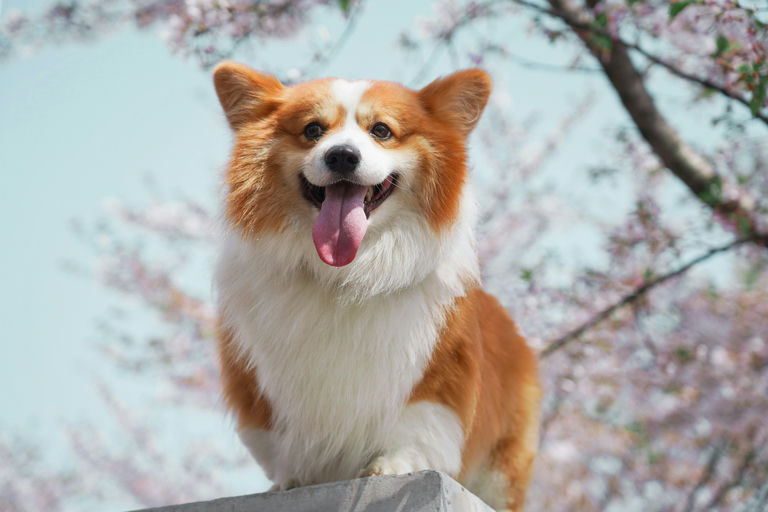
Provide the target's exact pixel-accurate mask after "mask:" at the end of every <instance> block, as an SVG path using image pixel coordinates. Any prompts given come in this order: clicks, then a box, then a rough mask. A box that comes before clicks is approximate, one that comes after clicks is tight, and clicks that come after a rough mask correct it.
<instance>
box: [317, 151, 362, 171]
mask: <svg viewBox="0 0 768 512" xmlns="http://www.w3.org/2000/svg"><path fill="white" fill-rule="evenodd" d="M359 163H360V152H359V151H358V150H357V148H355V147H354V146H350V145H348V144H345V145H343V146H333V147H332V148H331V149H329V150H328V152H327V153H326V154H325V165H327V166H328V169H330V170H331V171H332V172H338V173H340V174H351V173H353V172H354V171H355V169H357V164H359Z"/></svg>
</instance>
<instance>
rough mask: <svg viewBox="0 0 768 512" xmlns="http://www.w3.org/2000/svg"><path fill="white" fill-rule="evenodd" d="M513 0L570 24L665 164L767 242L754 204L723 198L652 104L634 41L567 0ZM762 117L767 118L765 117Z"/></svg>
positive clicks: (704, 166)
mask: <svg viewBox="0 0 768 512" xmlns="http://www.w3.org/2000/svg"><path fill="white" fill-rule="evenodd" d="M512 1H514V2H515V3H518V4H520V5H523V6H526V7H529V8H531V9H535V10H537V11H539V12H543V13H545V14H548V15H550V16H555V17H557V18H559V19H561V20H562V21H564V22H565V23H566V24H567V25H568V26H569V27H571V29H572V30H573V31H574V32H575V33H576V34H577V35H578V36H579V38H580V39H581V40H582V41H583V42H584V44H585V45H586V47H587V48H588V49H589V51H590V52H591V53H592V54H593V55H594V56H595V57H596V58H597V61H598V62H599V64H600V66H601V67H602V68H603V71H604V73H605V75H606V77H607V78H608V80H609V81H610V82H611V85H612V86H613V88H614V90H615V91H616V92H617V94H618V95H619V98H620V99H621V102H622V104H623V105H624V108H625V109H626V111H627V113H628V114H629V115H630V117H631V118H632V120H633V121H634V123H635V126H637V129H638V130H639V131H640V134H641V135H642V136H643V138H644V139H645V140H646V142H648V144H649V145H650V146H651V148H652V149H653V151H654V152H655V153H656V155H657V156H658V157H659V159H660V160H661V161H662V163H663V164H664V165H665V167H666V168H667V169H669V170H670V171H671V172H672V173H673V174H674V175H675V176H677V177H678V178H679V179H680V180H681V181H682V182H683V183H684V184H685V185H686V186H687V187H688V189H689V190H690V191H691V192H692V193H693V194H694V195H695V196H696V197H697V198H698V199H699V200H700V201H702V202H703V203H704V204H706V205H707V206H709V207H710V208H712V209H713V210H714V211H715V212H717V213H718V214H720V215H722V217H723V218H724V220H725V221H726V222H727V223H729V225H730V226H731V227H732V228H733V230H734V231H735V232H737V233H739V234H740V235H741V236H747V237H749V238H750V239H751V240H752V241H753V242H754V243H756V244H758V245H761V246H763V247H766V248H768V233H761V232H760V230H759V229H758V225H757V214H756V212H755V211H754V205H753V204H751V203H750V201H748V200H747V199H744V198H735V199H726V198H724V197H723V195H722V190H723V182H724V181H723V178H722V177H721V176H720V175H718V174H717V172H715V170H714V168H713V167H712V165H711V164H710V163H709V162H708V161H707V160H705V159H704V158H702V157H701V156H700V155H699V154H697V153H696V152H695V151H694V150H693V148H691V147H690V146H689V145H687V144H686V143H685V142H684V141H683V140H682V139H681V138H680V137H679V136H678V134H677V132H676V131H675V129H674V128H672V126H671V125H670V124H669V122H667V120H666V119H665V117H664V116H663V115H662V114H661V112H660V111H659V110H658V109H657V108H656V104H655V102H654V99H653V97H652V96H651V95H650V93H649V92H648V90H647V89H646V88H645V83H644V81H643V77H642V75H641V74H640V73H639V72H638V71H637V69H635V67H634V64H633V63H632V60H631V58H630V56H629V53H628V50H629V49H630V48H633V47H636V45H628V44H627V43H625V42H624V41H622V40H620V39H618V38H616V37H614V36H611V35H610V34H609V33H608V32H606V31H604V30H603V29H602V28H600V27H597V26H595V25H594V21H593V20H592V18H591V16H590V15H589V14H587V13H586V12H584V11H582V10H580V9H579V8H578V7H576V6H575V5H573V4H572V3H571V2H570V0H548V2H549V4H550V6H551V8H550V9H548V8H546V7H542V6H541V5H538V4H535V3H532V2H529V1H528V0H512ZM595 34H599V35H601V36H605V37H610V38H611V41H612V44H611V48H610V51H606V49H605V48H604V47H603V46H600V44H599V42H598V40H596V39H595V37H594V35H595ZM766 121H767V122H768V119H767V120H766Z"/></svg>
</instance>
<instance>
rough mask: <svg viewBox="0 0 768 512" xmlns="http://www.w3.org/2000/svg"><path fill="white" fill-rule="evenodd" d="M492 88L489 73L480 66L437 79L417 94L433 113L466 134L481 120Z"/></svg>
mask: <svg viewBox="0 0 768 512" xmlns="http://www.w3.org/2000/svg"><path fill="white" fill-rule="evenodd" d="M491 87H492V83H491V77H490V76H488V73H486V72H485V71H483V70H481V69H465V70H463V71H457V72H456V73H453V74H452V75H448V76H446V77H443V78H438V79H437V80H435V81H434V82H432V83H431V84H429V85H427V86H426V87H424V88H423V89H421V90H420V91H419V93H418V94H419V98H420V99H421V101H422V103H423V104H424V106H425V107H426V108H427V110H428V111H429V113H430V114H432V115H434V116H435V117H437V118H438V119H440V120H442V121H444V122H446V123H449V124H450V125H451V126H453V127H454V128H455V129H456V130H458V131H459V132H460V133H461V134H462V135H463V136H464V137H466V136H467V135H469V133H470V132H471V131H472V129H473V128H474V127H475V125H476V124H477V121H479V120H480V115H481V114H482V113H483V109H484V108H485V105H486V104H487V103H488V96H490V94H491Z"/></svg>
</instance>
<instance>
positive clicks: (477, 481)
mask: <svg viewBox="0 0 768 512" xmlns="http://www.w3.org/2000/svg"><path fill="white" fill-rule="evenodd" d="M462 484H463V485H464V486H465V487H466V488H467V489H469V490H470V491H472V493H473V494H475V495H476V496H478V497H479V498H480V499H482V500H483V501H484V502H486V503H487V504H488V505H490V506H491V507H492V508H493V509H494V510H503V509H504V510H505V509H506V507H507V494H508V492H509V478H508V477H507V475H505V474H504V473H502V472H501V471H496V470H495V469H490V468H489V467H488V466H487V465H481V466H478V467H476V468H473V469H471V470H470V471H468V472H467V475H466V476H465V477H464V481H463V482H462Z"/></svg>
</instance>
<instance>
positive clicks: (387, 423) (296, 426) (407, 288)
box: [216, 194, 478, 487]
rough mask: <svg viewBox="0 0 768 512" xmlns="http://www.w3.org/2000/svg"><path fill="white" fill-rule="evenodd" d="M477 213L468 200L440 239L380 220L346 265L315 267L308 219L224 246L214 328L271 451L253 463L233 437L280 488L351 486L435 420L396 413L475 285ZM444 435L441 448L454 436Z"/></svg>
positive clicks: (406, 215) (413, 218)
mask: <svg viewBox="0 0 768 512" xmlns="http://www.w3.org/2000/svg"><path fill="white" fill-rule="evenodd" d="M397 195H398V194H393V196H392V197H391V198H390V199H389V200H388V202H389V201H393V200H396V198H397ZM473 212H474V208H473V205H472V202H471V200H470V198H469V197H465V198H464V200H463V201H462V208H461V213H460V218H459V220H458V221H457V222H456V224H455V225H454V226H452V227H451V228H450V229H446V230H445V231H444V232H443V233H441V234H436V233H434V232H433V231H432V230H431V228H430V227H429V226H428V224H427V222H426V221H425V220H424V219H423V217H421V216H420V215H418V214H416V213H414V212H412V211H410V210H409V209H408V208H404V209H403V210H402V211H401V212H399V215H391V216H388V215H385V216H381V217H380V218H379V219H378V222H377V223H372V224H371V227H370V228H369V230H368V232H367V233H366V236H365V238H364V239H363V243H362V244H361V248H360V250H359V252H358V255H357V257H356V258H355V260H354V261H353V262H352V263H350V264H349V265H347V266H345V267H342V268H335V267H330V266H328V265H326V264H325V263H323V262H322V261H321V260H320V259H319V258H318V256H317V254H316V251H315V248H314V246H313V244H312V238H311V220H309V219H306V220H304V219H302V218H300V217H297V219H296V221H295V222H293V223H291V224H290V225H289V226H287V227H286V229H285V230H284V232H283V233H280V234H273V235H269V236H262V237H260V238H258V239H257V240H254V241H245V240H243V239H242V238H241V236H240V235H239V233H236V232H231V233H229V235H228V236H227V237H226V239H225V243H224V245H223V248H222V252H221V255H220V258H219V265H218V269H217V275H216V282H217V288H218V294H219V305H220V311H221V315H222V322H223V324H224V325H225V326H226V327H228V328H230V329H231V330H232V331H233V334H234V341H235V343H236V346H237V347H238V349H239V350H240V353H241V356H242V357H243V358H244V359H245V360H246V361H248V363H249V364H251V365H253V366H255V367H256V368H257V373H258V376H259V385H260V389H261V391H262V392H263V393H264V394H265V396H266V397H267V398H268V399H269V401H270V403H271V405H272V413H273V422H274V425H273V429H272V431H271V432H270V434H271V436H270V441H271V442H272V448H273V449H274V451H273V452H269V456H266V457H265V456H264V455H260V454H259V448H258V447H257V446H253V445H261V444H262V440H260V439H256V441H255V442H252V441H251V440H250V438H248V437H246V436H247V435H248V434H245V433H243V434H241V435H242V436H243V441H244V442H246V444H249V447H250V448H251V450H252V451H253V452H254V455H255V456H256V459H257V460H259V462H260V463H262V464H263V465H264V466H265V467H264V469H265V471H266V472H267V474H268V475H270V477H271V478H272V479H273V481H275V482H276V483H277V484H278V486H279V487H285V486H289V485H296V484H300V485H306V484H312V483H317V482H324V481H331V480H340V479H349V478H354V477H357V476H358V475H359V474H360V472H361V471H362V470H363V469H364V468H365V467H366V466H367V465H368V464H369V463H370V461H371V460H372V459H373V458H374V457H375V456H376V455H377V454H381V453H384V451H385V450H386V449H387V448H388V447H389V446H391V445H392V438H391V433H392V432H393V431H396V429H398V428H403V427H399V425H401V419H402V418H405V422H406V424H408V425H416V423H418V422H419V421H422V420H424V421H431V422H433V423H434V421H437V419H438V418H441V416H440V415H441V414H442V413H439V412H436V411H435V410H422V412H421V413H419V414H417V412H418V411H419V408H417V409H414V410H413V411H414V412H408V413H407V414H406V415H405V416H404V413H403V408H404V407H405V404H406V402H407V400H408V397H409V396H410V393H411V390H412V389H413V387H414V386H415V385H416V384H417V383H418V382H419V381H420V380H421V378H422V375H423V372H424V369H425V367H426V364H427V362H428V360H429V357H430V355H431V353H432V350H433V349H434V346H435V343H436V342H437V339H438V335H439V332H440V330H441V328H442V327H443V325H444V323H445V312H446V308H448V307H450V305H451V304H452V303H453V301H454V300H455V299H456V297H459V296H462V295H464V294H465V286H466V285H468V284H472V283H474V282H477V280H478V265H477V258H476V255H475V251H474V239H473V237H472V229H471V226H472V220H471V217H472V215H473ZM373 217H375V216H373ZM443 416H445V415H444V414H443ZM452 422H453V423H455V419H450V420H449V422H448V423H449V426H448V427H447V428H448V429H449V431H450V432H455V428H454V426H450V425H451V424H452ZM414 428H415V427H414ZM423 435H424V434H423V433H422V437H423ZM440 436H442V437H440V439H441V440H442V441H439V442H438V444H441V443H442V444H450V443H449V442H448V441H447V440H448V439H455V438H456V436H455V435H454V434H450V433H449V434H440ZM272 457H274V458H272ZM444 457H446V458H442V459H441V458H440V457H438V456H437V455H436V454H434V453H433V454H431V455H429V458H430V460H435V461H436V463H439V464H440V465H441V469H443V470H444V471H454V470H455V468H456V464H457V463H456V456H455V454H447V455H444ZM262 461H263V462H262ZM268 466H270V467H268Z"/></svg>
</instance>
